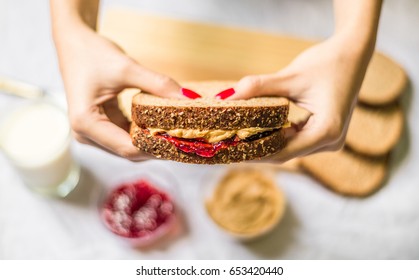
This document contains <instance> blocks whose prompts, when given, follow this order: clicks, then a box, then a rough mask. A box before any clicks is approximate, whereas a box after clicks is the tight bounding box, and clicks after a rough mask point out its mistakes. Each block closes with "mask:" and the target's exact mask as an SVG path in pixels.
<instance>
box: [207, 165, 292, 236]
mask: <svg viewBox="0 0 419 280" xmlns="http://www.w3.org/2000/svg"><path fill="white" fill-rule="evenodd" d="M215 178H216V179H215V180H213V182H212V183H211V185H212V186H211V187H208V189H207V191H206V195H205V209H206V212H207V214H208V216H209V217H210V218H211V220H212V221H214V223H215V224H216V225H217V226H218V227H219V228H221V229H222V230H223V231H224V232H227V233H229V234H230V235H232V236H234V237H236V238H238V239H239V240H243V241H246V240H253V239H255V238H258V237H261V236H263V235H265V234H267V233H268V232H270V231H271V230H272V229H273V228H275V227H276V226H277V225H278V224H279V222H280V221H281V219H282V217H283V215H284V212H285V196H284V193H283V192H282V190H281V189H280V188H279V187H278V186H277V184H276V182H275V180H274V176H273V174H270V173H268V172H266V171H263V170H261V169H258V168H255V167H246V166H242V167H234V168H230V169H227V170H224V172H222V174H221V175H220V176H218V177H217V176H215Z"/></svg>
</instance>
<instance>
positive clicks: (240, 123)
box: [132, 104, 288, 129]
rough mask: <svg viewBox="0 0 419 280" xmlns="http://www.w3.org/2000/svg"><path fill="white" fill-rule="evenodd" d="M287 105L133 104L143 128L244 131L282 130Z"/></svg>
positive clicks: (133, 112)
mask: <svg viewBox="0 0 419 280" xmlns="http://www.w3.org/2000/svg"><path fill="white" fill-rule="evenodd" d="M287 115H288V105H284V106H278V107H205V108H204V107H170V106H167V107H157V106H144V105H141V104H134V106H133V107H132V116H133V121H134V122H135V123H136V124H137V125H138V126H139V127H141V128H148V127H151V128H162V129H176V128H181V129H242V128H249V127H280V126H282V125H284V124H285V123H286V122H287Z"/></svg>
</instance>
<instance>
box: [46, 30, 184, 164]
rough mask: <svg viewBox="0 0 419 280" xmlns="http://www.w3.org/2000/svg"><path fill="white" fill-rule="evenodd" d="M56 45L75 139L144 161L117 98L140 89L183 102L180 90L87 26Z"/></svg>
mask: <svg viewBox="0 0 419 280" xmlns="http://www.w3.org/2000/svg"><path fill="white" fill-rule="evenodd" d="M54 39H55V44H56V48H57V53H58V58H59V63H60V70H61V74H62V77H63V81H64V86H65V89H66V94H67V103H68V109H69V117H70V122H71V127H72V129H73V132H74V136H75V138H76V139H77V140H78V141H79V142H82V143H85V144H90V145H93V146H96V147H99V148H102V149H104V150H106V151H109V152H111V153H113V154H116V155H119V156H121V157H124V158H127V159H129V160H132V161H141V160H146V159H148V158H149V157H150V156H149V155H146V154H143V153H141V152H139V151H138V150H137V148H136V147H134V146H133V145H132V142H131V138H130V135H129V133H128V132H127V131H128V126H129V123H128V121H127V120H126V119H125V118H124V117H123V115H122V113H121V112H120V111H119V109H118V104H117V99H116V96H117V94H118V93H119V92H121V91H122V90H123V89H125V88H140V89H141V90H143V91H146V92H149V93H152V94H155V95H160V96H163V97H179V98H181V97H182V94H181V87H180V86H179V84H178V83H177V82H175V81H174V80H172V79H171V78H169V77H167V76H165V75H162V74H159V73H156V72H153V71H151V70H149V69H147V68H145V67H143V66H141V65H139V64H138V63H137V62H135V61H134V60H133V59H131V58H130V57H128V56H127V55H126V54H125V53H124V52H123V51H122V50H121V48H119V47H118V46H117V45H116V44H114V43H113V42H111V41H109V40H107V39H106V38H104V37H102V36H100V35H98V34H97V33H96V32H94V31H93V30H92V29H90V28H88V27H86V26H79V27H78V28H77V29H76V30H74V29H73V30H72V31H71V32H70V33H67V34H66V35H65V36H60V35H56V36H54Z"/></svg>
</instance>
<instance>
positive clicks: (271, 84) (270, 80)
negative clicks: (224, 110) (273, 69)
mask: <svg viewBox="0 0 419 280" xmlns="http://www.w3.org/2000/svg"><path fill="white" fill-rule="evenodd" d="M234 90H235V93H234V94H233V95H231V97H228V99H229V100H236V99H249V98H252V97H257V96H283V97H289V79H287V78H285V76H284V75H283V74H282V72H278V73H274V74H264V75H252V76H246V77H244V78H242V79H241V80H240V81H238V82H237V84H236V86H235V88H234Z"/></svg>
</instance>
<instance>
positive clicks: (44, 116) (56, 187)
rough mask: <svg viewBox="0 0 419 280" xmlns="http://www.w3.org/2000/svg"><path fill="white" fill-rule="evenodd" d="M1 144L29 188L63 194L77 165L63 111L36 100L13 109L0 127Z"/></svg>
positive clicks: (75, 175) (74, 176) (70, 185)
mask: <svg viewBox="0 0 419 280" xmlns="http://www.w3.org/2000/svg"><path fill="white" fill-rule="evenodd" d="M0 146H1V147H2V149H3V151H4V153H5V154H6V156H7V157H8V158H9V160H10V162H11V163H12V165H13V166H14V167H15V169H16V170H17V172H18V174H19V175H20V177H21V179H22V181H23V182H24V183H25V185H26V186H28V187H29V188H31V189H33V190H35V191H38V192H41V193H44V194H49V195H56V196H62V197H63V196H66V195H67V194H68V193H69V192H70V191H71V190H72V189H74V187H75V186H76V184H77V182H78V179H79V167H78V166H77V164H76V163H75V162H74V161H73V158H72V156H71V153H70V126H69V123H68V120H67V117H66V115H65V113H64V112H63V111H61V110H60V109H58V108H57V107H55V106H53V105H51V104H49V103H46V102H36V103H34V104H31V105H29V106H26V107H24V108H22V109H20V110H19V111H17V112H14V113H13V114H12V115H11V116H10V117H9V118H8V120H7V121H6V122H5V124H4V125H3V127H2V130H1V134H0Z"/></svg>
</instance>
